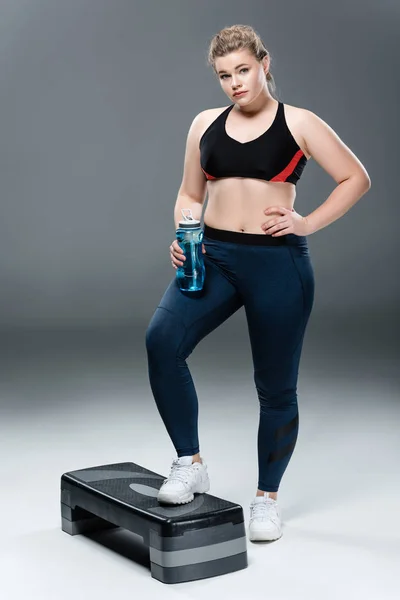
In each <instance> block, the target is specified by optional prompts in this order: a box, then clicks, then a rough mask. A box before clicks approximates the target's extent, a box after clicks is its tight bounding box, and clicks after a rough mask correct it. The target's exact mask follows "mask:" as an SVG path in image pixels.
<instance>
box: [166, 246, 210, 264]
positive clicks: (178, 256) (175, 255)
mask: <svg viewBox="0 0 400 600" xmlns="http://www.w3.org/2000/svg"><path fill="white" fill-rule="evenodd" d="M169 250H170V255H171V263H172V266H173V267H174V269H177V268H178V267H181V266H182V265H183V262H184V261H185V260H186V257H185V254H184V252H183V250H182V248H181V247H180V245H179V244H178V240H174V241H173V242H172V244H171V245H170V247H169ZM202 251H203V254H205V253H206V249H205V247H204V244H202Z"/></svg>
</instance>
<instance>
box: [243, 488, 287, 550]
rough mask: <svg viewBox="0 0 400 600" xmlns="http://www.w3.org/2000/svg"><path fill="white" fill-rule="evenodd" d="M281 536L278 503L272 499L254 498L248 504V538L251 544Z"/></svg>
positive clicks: (265, 494) (265, 497) (264, 497)
mask: <svg viewBox="0 0 400 600" xmlns="http://www.w3.org/2000/svg"><path fill="white" fill-rule="evenodd" d="M281 536H282V523H281V517H280V510H279V507H278V503H277V501H276V500H274V499H273V498H268V497H267V492H264V495H263V496H256V497H255V498H254V500H252V502H251V504H250V523H249V538H250V541H252V542H255V541H256V542H259V541H272V540H277V539H279V538H280V537H281Z"/></svg>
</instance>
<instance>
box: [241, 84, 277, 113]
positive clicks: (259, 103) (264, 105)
mask: <svg viewBox="0 0 400 600" xmlns="http://www.w3.org/2000/svg"><path fill="white" fill-rule="evenodd" d="M276 103H277V100H275V98H273V97H272V96H271V94H270V93H269V90H268V89H267V88H263V89H262V90H261V92H260V93H259V94H258V96H256V97H255V98H254V99H253V100H251V102H249V103H248V104H236V105H235V106H234V107H233V110H238V111H240V112H241V113H243V114H244V115H248V116H253V115H255V114H257V113H260V112H263V111H270V110H272V107H273V106H276Z"/></svg>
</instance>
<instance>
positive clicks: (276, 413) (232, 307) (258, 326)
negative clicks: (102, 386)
mask: <svg viewBox="0 0 400 600" xmlns="http://www.w3.org/2000/svg"><path fill="white" fill-rule="evenodd" d="M203 242H204V245H205V248H206V254H203V257H204V262H205V268H206V275H205V282H204V286H203V289H202V290H201V291H200V292H194V293H193V292H182V291H181V290H180V289H179V286H178V283H177V279H176V277H174V278H173V279H172V280H171V282H170V284H169V286H168V287H167V289H166V291H165V293H164V295H163V297H162V298H161V301H160V303H159V305H158V306H157V308H156V310H155V312H154V314H153V316H152V318H151V321H150V323H149V325H148V328H147V331H146V349H147V358H148V374H149V380H150V385H151V389H152V392H153V396H154V399H155V402H156V404H157V407H158V410H159V413H160V415H161V418H162V419H163V421H164V424H165V427H166V429H167V432H168V434H169V436H170V438H171V440H172V443H173V445H174V447H175V450H176V452H177V455H178V456H185V455H193V454H197V453H198V452H200V446H199V439H198V399H197V394H196V390H195V387H194V384H193V380H192V376H191V374H190V371H189V368H188V365H187V363H186V358H187V357H188V356H189V355H190V354H191V352H192V350H193V349H194V348H195V346H196V345H197V344H198V343H199V342H200V340H202V339H203V338H204V337H205V336H206V335H207V334H208V333H210V332H211V331H213V330H214V329H215V328H216V327H218V325H220V324H221V323H223V322H224V321H225V320H226V319H228V318H229V317H230V316H231V315H232V314H234V313H235V312H236V311H237V310H238V309H239V308H241V307H242V306H244V309H245V312H246V318H247V324H248V331H249V336H250V345H251V351H252V358H253V365H254V382H255V386H256V390H257V395H258V400H259V404H260V420H259V427H258V439H257V449H258V489H260V490H263V491H269V492H275V491H277V490H278V488H279V484H280V481H281V479H282V476H283V474H284V472H285V470H286V467H287V465H288V463H289V460H290V458H291V455H292V453H293V450H294V447H295V445H296V440H297V434H298V427H299V417H298V404H297V377H298V369H299V362H300V354H301V349H302V345H303V338H304V333H305V329H306V325H307V322H308V318H309V316H310V313H311V309H312V305H313V301H314V272H313V267H312V264H311V259H310V256H309V250H308V245H307V238H306V237H304V236H297V235H295V234H293V233H291V234H286V235H283V236H278V237H272V236H271V235H267V234H254V233H240V232H236V231H227V230H222V229H215V228H213V227H210V226H208V225H205V226H204V239H203Z"/></svg>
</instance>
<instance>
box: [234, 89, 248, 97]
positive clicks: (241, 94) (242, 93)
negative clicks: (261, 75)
mask: <svg viewBox="0 0 400 600" xmlns="http://www.w3.org/2000/svg"><path fill="white" fill-rule="evenodd" d="M244 94H247V90H246V91H245V92H239V93H237V94H233V97H234V98H235V97H236V96H243V95H244Z"/></svg>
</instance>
